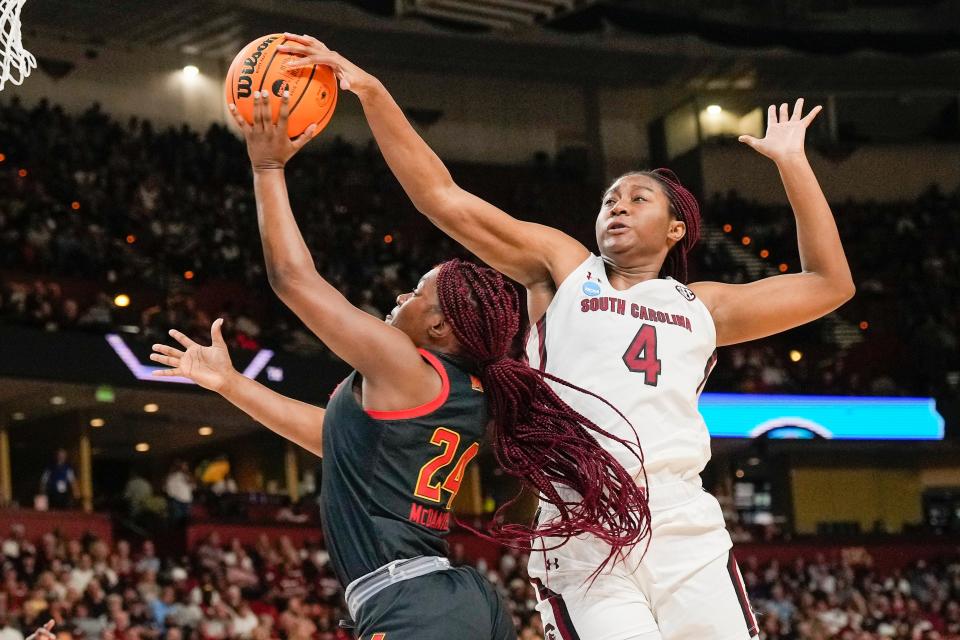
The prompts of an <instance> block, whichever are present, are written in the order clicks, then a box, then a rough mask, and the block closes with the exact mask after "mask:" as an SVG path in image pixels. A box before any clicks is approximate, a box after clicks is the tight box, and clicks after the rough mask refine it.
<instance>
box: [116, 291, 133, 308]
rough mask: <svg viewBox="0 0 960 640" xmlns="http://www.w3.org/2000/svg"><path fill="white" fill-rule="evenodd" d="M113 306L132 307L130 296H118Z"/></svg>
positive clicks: (122, 294) (123, 294)
mask: <svg viewBox="0 0 960 640" xmlns="http://www.w3.org/2000/svg"><path fill="white" fill-rule="evenodd" d="M113 304H115V305H117V306H118V307H129V306H130V296H128V295H127V294H125V293H121V294H118V295H117V297H115V298H114V299H113Z"/></svg>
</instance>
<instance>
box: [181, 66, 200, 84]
mask: <svg viewBox="0 0 960 640" xmlns="http://www.w3.org/2000/svg"><path fill="white" fill-rule="evenodd" d="M198 75H200V69H198V68H197V66H196V65H192V64H188V65H187V66H185V67H184V68H183V77H184V78H186V79H188V80H191V79H193V78H196V77H197V76H198Z"/></svg>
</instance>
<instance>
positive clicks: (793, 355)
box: [790, 349, 803, 362]
mask: <svg viewBox="0 0 960 640" xmlns="http://www.w3.org/2000/svg"><path fill="white" fill-rule="evenodd" d="M802 359H803V352H801V351H797V350H796V349H791V350H790V361H791V362H800V361H801V360H802Z"/></svg>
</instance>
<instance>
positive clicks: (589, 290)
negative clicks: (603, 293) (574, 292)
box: [580, 280, 600, 298]
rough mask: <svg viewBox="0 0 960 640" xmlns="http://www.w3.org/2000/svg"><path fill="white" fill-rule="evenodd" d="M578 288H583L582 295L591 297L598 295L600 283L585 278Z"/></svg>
mask: <svg viewBox="0 0 960 640" xmlns="http://www.w3.org/2000/svg"><path fill="white" fill-rule="evenodd" d="M580 289H582V290H583V293H584V295H588V296H590V297H591V298H592V297H594V296H598V295H600V285H599V284H597V283H596V282H594V281H593V280H587V281H586V282H584V283H583V286H582V287H580Z"/></svg>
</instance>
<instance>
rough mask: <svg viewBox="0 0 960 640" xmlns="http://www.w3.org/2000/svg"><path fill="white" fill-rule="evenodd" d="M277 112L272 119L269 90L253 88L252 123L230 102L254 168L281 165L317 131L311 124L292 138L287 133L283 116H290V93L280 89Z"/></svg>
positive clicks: (277, 166) (286, 117) (276, 167)
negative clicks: (281, 91)
mask: <svg viewBox="0 0 960 640" xmlns="http://www.w3.org/2000/svg"><path fill="white" fill-rule="evenodd" d="M280 101H281V102H280V114H279V116H278V118H277V121H276V122H273V118H272V115H271V110H270V92H269V91H254V92H253V124H250V123H248V122H247V121H246V119H244V117H243V116H242V115H240V113H239V112H238V111H237V105H235V104H231V105H230V113H231V114H233V119H234V120H235V121H236V123H237V126H238V127H240V130H241V131H242V132H243V137H244V139H245V140H246V141H247V154H248V155H249V156H250V163H251V164H252V165H253V169H254V171H257V170H261V169H282V168H283V167H284V166H286V164H287V161H289V160H290V158H292V157H293V156H294V155H295V154H296V153H297V152H298V151H300V149H302V148H303V146H304V145H305V144H307V143H308V142H310V140H312V139H313V137H314V136H315V135H316V134H317V133H318V132H319V130H318V128H317V125H315V124H311V125H310V126H309V127H307V129H306V131H304V132H303V133H301V134H300V135H299V136H297V137H296V138H293V139H290V138H288V137H287V119H288V118H289V117H290V93H289V92H287V91H284V92H283V96H282V97H281V98H280Z"/></svg>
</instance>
